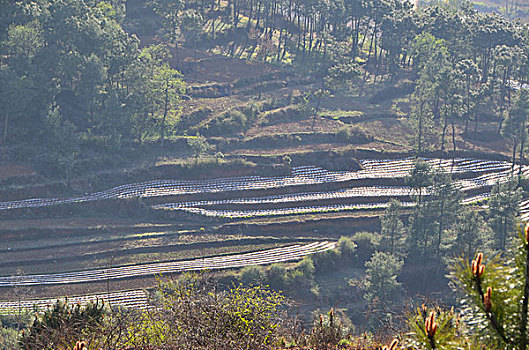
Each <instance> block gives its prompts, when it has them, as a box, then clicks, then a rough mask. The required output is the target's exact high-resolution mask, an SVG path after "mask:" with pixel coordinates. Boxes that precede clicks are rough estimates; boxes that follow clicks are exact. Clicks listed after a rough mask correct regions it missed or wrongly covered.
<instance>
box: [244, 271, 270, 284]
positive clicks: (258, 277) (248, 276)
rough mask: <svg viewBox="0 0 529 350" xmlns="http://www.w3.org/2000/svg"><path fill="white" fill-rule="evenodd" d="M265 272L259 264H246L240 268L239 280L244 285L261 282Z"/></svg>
mask: <svg viewBox="0 0 529 350" xmlns="http://www.w3.org/2000/svg"><path fill="white" fill-rule="evenodd" d="M265 279H266V274H265V272H264V270H263V268H262V267H261V266H248V267H244V268H243V269H241V274H240V276H239V280H240V281H241V283H243V284H246V285H251V284H262V283H263V282H264V281H265Z"/></svg>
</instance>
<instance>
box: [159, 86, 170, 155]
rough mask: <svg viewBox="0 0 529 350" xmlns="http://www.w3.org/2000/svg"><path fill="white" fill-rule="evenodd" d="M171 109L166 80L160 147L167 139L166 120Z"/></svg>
mask: <svg viewBox="0 0 529 350" xmlns="http://www.w3.org/2000/svg"><path fill="white" fill-rule="evenodd" d="M168 109H169V82H168V81H166V83H165V99H164V106H163V118H162V125H161V127H160V147H163V142H164V139H165V121H166V119H167V111H168Z"/></svg>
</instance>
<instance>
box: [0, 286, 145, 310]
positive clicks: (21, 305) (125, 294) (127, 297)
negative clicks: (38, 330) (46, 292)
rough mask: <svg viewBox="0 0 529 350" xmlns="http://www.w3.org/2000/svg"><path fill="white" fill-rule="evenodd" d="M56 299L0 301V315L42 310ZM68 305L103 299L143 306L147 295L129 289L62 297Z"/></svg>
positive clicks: (120, 304) (118, 305)
mask: <svg viewBox="0 0 529 350" xmlns="http://www.w3.org/2000/svg"><path fill="white" fill-rule="evenodd" d="M57 300H58V299H34V300H17V301H3V302H0V315H10V314H11V315H12V314H18V313H24V312H28V311H36V312H39V311H43V310H45V309H46V308H47V307H48V306H50V305H53V304H54V303H55V302H56V301H57ZM64 300H65V302H66V303H68V304H69V305H81V306H84V305H86V304H88V303H90V302H96V301H103V302H105V303H106V304H109V305H110V306H111V307H131V308H145V307H147V306H148V305H149V295H148V293H147V292H145V291H143V290H129V291H121V292H113V293H104V294H93V295H83V296H74V297H68V298H65V299H64Z"/></svg>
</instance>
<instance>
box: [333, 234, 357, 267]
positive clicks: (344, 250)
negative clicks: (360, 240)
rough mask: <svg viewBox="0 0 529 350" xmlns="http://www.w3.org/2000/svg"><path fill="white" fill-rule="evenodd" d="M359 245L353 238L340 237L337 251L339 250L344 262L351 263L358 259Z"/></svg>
mask: <svg viewBox="0 0 529 350" xmlns="http://www.w3.org/2000/svg"><path fill="white" fill-rule="evenodd" d="M356 248H357V245H356V243H355V242H354V240H353V239H352V238H351V237H343V236H342V237H340V239H339V240H338V244H337V245H336V249H337V250H338V252H339V254H340V257H341V258H342V262H350V261H352V260H354V259H355V258H356Z"/></svg>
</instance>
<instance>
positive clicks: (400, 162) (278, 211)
mask: <svg viewBox="0 0 529 350" xmlns="http://www.w3.org/2000/svg"><path fill="white" fill-rule="evenodd" d="M424 160H425V161H426V162H428V163H429V164H430V165H431V166H432V167H435V168H438V169H441V170H443V171H445V172H448V173H451V174H454V175H458V174H465V175H466V176H465V177H466V178H461V179H459V180H457V182H456V185H457V186H458V187H459V188H460V189H461V190H463V191H471V190H474V191H475V190H480V189H484V191H485V190H486V189H487V188H488V187H490V186H492V185H494V184H495V183H496V182H501V181H506V180H507V179H508V178H509V176H511V175H512V174H513V173H518V171H520V168H519V166H517V165H515V166H513V165H512V164H511V163H509V162H505V161H492V160H479V159H470V158H455V159H440V158H425V159H424ZM414 162H415V159H414V158H412V157H407V158H401V159H378V160H374V159H363V160H360V163H361V164H362V166H363V169H362V170H358V171H329V170H326V169H323V168H319V167H314V166H300V167H296V168H293V169H292V173H291V175H289V176H280V177H261V176H247V177H234V178H220V179H213V180H204V181H181V180H157V181H148V182H143V183H134V184H127V185H122V186H118V187H115V188H112V189H110V190H107V191H102V192H97V193H94V194H91V195H88V196H84V197H78V198H64V199H58V198H44V199H39V198H37V199H27V200H20V201H11V202H2V203H0V210H7V209H14V208H32V207H42V206H50V205H56V204H67V203H79V202H87V201H94V200H100V199H109V198H131V197H144V198H148V197H164V196H175V195H184V194H186V195H189V194H207V193H220V192H231V191H252V190H264V189H281V188H285V187H292V186H294V187H295V186H303V185H324V184H332V183H341V182H347V181H354V180H370V179H371V180H375V179H404V177H405V176H407V175H408V174H409V172H410V170H411V169H412V168H413V165H414ZM521 172H522V173H523V174H524V175H525V174H528V173H529V167H528V166H523V167H522V169H521ZM410 195H413V191H412V190H411V189H410V188H407V187H404V186H400V187H399V186H395V187H389V186H368V187H365V186H364V187H355V186H354V185H353V187H351V188H347V189H344V190H339V191H328V192H310V193H307V192H305V193H297V194H288V195H275V196H267V197H250V198H235V199H228V200H218V201H207V200H205V201H195V202H193V201H189V202H180V203H162V204H156V205H155V206H154V207H153V208H155V209H173V210H182V211H185V212H189V213H194V214H200V215H205V216H213V217H224V218H245V217H255V216H274V215H291V214H298V213H303V214H305V213H318V212H329V211H350V210H366V209H381V208H384V207H385V205H386V204H385V203H386V202H387V201H384V202H380V201H379V200H377V199H375V198H376V197H381V196H383V197H395V198H398V197H407V196H408V197H409V196H410ZM360 197H365V198H367V197H373V198H374V199H373V202H372V203H365V201H364V202H363V203H339V204H337V203H336V202H335V203H332V201H333V200H337V199H350V200H351V201H353V199H354V198H360ZM405 199H406V198H404V200H405ZM482 199H486V196H483V197H482ZM309 201H322V202H323V201H326V202H327V203H321V205H320V204H318V205H312V204H311V205H301V206H300V205H298V206H293V207H288V208H285V207H282V208H266V209H265V208H263V209H261V208H257V209H255V208H254V209H253V210H247V209H245V208H238V209H236V210H222V209H219V208H208V207H211V206H219V205H220V206H222V205H228V204H229V205H233V204H235V205H240V206H241V207H243V206H245V205H254V206H255V205H264V204H279V203H298V204H299V203H303V202H309ZM329 201H331V203H328V202H329Z"/></svg>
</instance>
